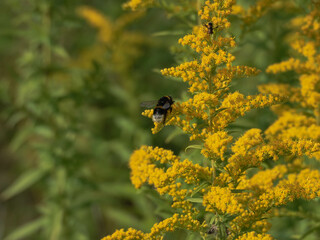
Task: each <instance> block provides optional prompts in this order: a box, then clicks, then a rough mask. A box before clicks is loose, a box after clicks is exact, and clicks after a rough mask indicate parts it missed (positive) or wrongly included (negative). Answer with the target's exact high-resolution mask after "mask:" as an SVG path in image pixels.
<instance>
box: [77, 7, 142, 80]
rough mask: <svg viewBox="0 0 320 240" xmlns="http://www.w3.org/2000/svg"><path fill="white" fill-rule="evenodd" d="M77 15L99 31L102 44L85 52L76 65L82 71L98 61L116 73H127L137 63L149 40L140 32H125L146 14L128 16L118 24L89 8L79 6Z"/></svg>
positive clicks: (121, 18)
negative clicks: (143, 46)
mask: <svg viewBox="0 0 320 240" xmlns="http://www.w3.org/2000/svg"><path fill="white" fill-rule="evenodd" d="M77 13H78V14H79V15H80V16H81V17H83V18H84V19H85V20H86V21H87V22H88V23H89V24H90V25H91V26H93V27H94V28H96V29H97V30H98V40H99V42H98V44H96V45H94V46H93V47H92V48H91V49H90V51H86V52H84V53H83V54H82V55H81V56H80V57H79V60H77V62H75V63H73V64H74V65H77V66H79V65H80V66H81V67H82V68H90V67H91V66H92V61H93V60H94V61H97V62H99V63H101V64H104V65H107V66H109V67H110V68H112V70H113V71H114V70H115V71H118V72H119V73H122V74H123V73H124V72H126V71H127V69H128V68H129V67H130V66H131V65H132V64H133V60H134V59H135V58H136V57H138V56H139V55H140V49H139V46H140V45H142V43H146V37H145V36H143V35H142V34H140V33H137V32H133V31H127V30H124V28H125V27H126V26H127V25H128V24H130V23H131V22H133V21H134V20H135V19H137V18H139V17H141V16H142V13H139V12H135V13H129V14H124V15H123V16H120V17H119V18H118V19H117V20H116V21H112V20H111V19H109V18H108V17H107V16H105V15H103V14H102V13H101V12H99V11H98V10H96V9H93V8H91V7H88V6H82V7H79V8H78V9H77ZM105 52H108V54H105ZM106 55H107V59H106ZM88 59H89V61H88ZM111 64H112V66H110V65H111Z"/></svg>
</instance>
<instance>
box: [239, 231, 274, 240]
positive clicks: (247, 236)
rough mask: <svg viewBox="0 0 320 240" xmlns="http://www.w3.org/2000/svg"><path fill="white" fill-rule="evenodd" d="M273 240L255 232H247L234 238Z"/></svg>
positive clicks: (241, 239)
mask: <svg viewBox="0 0 320 240" xmlns="http://www.w3.org/2000/svg"><path fill="white" fill-rule="evenodd" d="M273 239H274V238H273V237H271V235H269V234H266V233H262V234H258V233H256V232H249V233H246V234H243V235H242V236H240V237H238V238H236V240H273Z"/></svg>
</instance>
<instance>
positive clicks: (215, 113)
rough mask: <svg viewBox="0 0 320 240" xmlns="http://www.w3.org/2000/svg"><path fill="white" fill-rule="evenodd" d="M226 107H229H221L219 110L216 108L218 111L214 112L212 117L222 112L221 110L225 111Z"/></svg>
mask: <svg viewBox="0 0 320 240" xmlns="http://www.w3.org/2000/svg"><path fill="white" fill-rule="evenodd" d="M226 109H228V108H219V109H218V110H216V111H215V112H214V114H213V115H212V116H211V117H215V116H217V114H218V113H220V112H222V111H224V110H226Z"/></svg>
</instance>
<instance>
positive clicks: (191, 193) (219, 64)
mask: <svg viewBox="0 0 320 240" xmlns="http://www.w3.org/2000/svg"><path fill="white" fill-rule="evenodd" d="M273 2H274V1H265V2H264V1H259V3H258V5H257V6H256V9H255V10H252V12H251V13H250V14H256V15H258V16H259V14H262V13H263V11H264V8H267V6H268V5H270V4H271V3H273ZM234 4H235V1H232V0H216V1H206V2H205V4H204V6H203V7H202V9H201V10H200V11H199V18H200V19H201V21H202V24H203V25H200V26H196V27H194V29H193V32H192V33H191V34H188V35H186V36H184V37H183V38H181V39H180V40H179V43H180V44H182V45H186V46H188V47H190V48H191V49H193V50H194V51H195V52H196V57H195V58H194V59H192V60H191V61H189V62H184V63H182V64H180V65H179V66H177V67H171V68H166V69H163V70H162V71H161V72H162V74H163V75H165V76H174V77H179V78H181V79H182V80H183V81H185V82H187V83H188V84H189V92H190V95H191V96H190V98H189V99H188V100H187V101H185V102H176V103H174V104H173V106H172V113H169V114H168V116H167V119H166V122H165V123H164V124H163V123H155V127H154V128H153V130H152V131H153V133H156V132H158V131H160V130H161V128H163V127H164V125H175V126H178V127H180V128H181V129H182V130H183V131H184V132H185V133H187V134H189V135H190V141H193V140H197V141H198V143H199V146H200V148H201V154H202V156H201V159H200V160H201V161H202V163H200V164H199V163H197V164H196V163H194V162H192V161H191V160H189V159H181V158H180V157H178V156H176V155H174V154H173V152H172V151H170V150H165V149H162V148H158V147H148V146H142V147H141V148H140V149H138V150H136V151H134V153H133V154H132V155H131V158H130V163H129V166H130V169H131V181H132V183H133V185H134V186H135V187H136V188H141V187H142V186H144V185H149V186H151V188H152V189H154V190H155V191H157V192H158V193H159V195H165V196H166V197H168V198H170V200H171V203H172V204H171V206H172V208H173V210H174V211H175V214H173V216H172V217H169V218H167V219H164V220H163V221H160V222H159V223H156V224H155V225H154V226H153V227H152V228H151V231H150V233H145V235H143V236H144V237H145V239H162V237H163V236H164V235H165V233H166V232H172V231H175V230H176V229H185V230H188V231H198V232H201V235H202V236H204V238H205V237H206V235H207V230H208V226H210V225H212V223H213V222H214V223H215V226H217V228H221V229H222V228H223V229H226V228H227V230H228V231H227V232H228V233H227V236H225V237H224V238H226V239H237V240H242V239H265V240H269V239H273V238H272V236H271V235H269V234H267V231H268V230H269V229H270V227H271V224H270V223H269V222H268V219H270V218H271V217H273V216H274V215H275V214H274V211H273V210H274V209H275V208H279V207H282V206H285V205H286V204H288V203H289V202H292V201H294V200H296V199H306V200H311V199H314V198H316V197H319V196H320V172H319V171H317V170H313V169H311V168H309V167H308V166H306V165H305V164H304V162H303V160H302V157H305V156H307V157H313V156H318V155H317V154H319V152H320V144H319V143H318V141H319V138H320V131H319V130H320V129H319V124H318V123H317V119H316V117H314V116H307V115H301V114H299V113H298V112H297V111H295V109H294V108H290V107H286V108H284V107H277V111H278V113H279V116H280V117H279V119H278V120H277V121H276V122H275V123H274V124H273V125H272V126H270V127H269V128H268V129H267V130H266V131H265V132H263V131H262V130H260V129H256V128H253V129H249V130H248V131H246V132H244V133H243V134H242V136H240V137H239V138H235V137H233V136H231V134H230V133H229V132H228V129H227V127H228V126H229V125H230V123H232V122H234V121H235V120H236V119H237V118H239V117H241V116H244V115H245V114H246V113H247V112H248V111H250V110H252V109H255V108H263V107H267V106H272V105H275V104H278V103H280V102H282V101H283V100H289V101H292V102H293V103H295V104H299V102H300V101H303V103H302V105H301V106H302V107H309V108H312V109H313V110H314V115H315V116H317V115H316V111H319V104H320V101H318V102H316V101H317V99H318V95H317V94H318V93H319V91H318V89H317V88H318V87H319V82H318V81H319V80H318V78H317V77H316V74H317V73H319V72H318V71H319V70H318V68H317V67H316V66H317V64H318V66H319V63H318V62H317V61H320V57H318V55H316V49H317V48H316V46H319V45H317V44H316V42H314V43H313V44H309V45H304V43H303V42H297V43H295V44H294V47H295V49H298V50H299V51H300V52H301V53H302V54H303V55H304V56H305V57H306V58H307V61H306V62H302V61H301V60H298V59H290V60H289V61H287V62H285V63H284V64H277V65H274V66H271V67H270V68H269V70H268V71H270V72H278V71H286V70H288V69H292V70H295V71H297V73H299V74H302V76H303V77H301V78H300V83H301V85H302V87H301V89H300V88H299V87H292V86H288V85H285V84H283V85H277V84H273V85H271V86H267V85H264V86H262V87H260V91H261V92H262V93H261V94H258V95H251V96H245V95H243V94H241V93H239V92H237V91H235V92H231V90H230V83H231V81H232V79H233V78H235V77H237V78H244V77H249V76H252V75H256V74H258V73H259V71H258V70H256V69H255V68H252V67H247V66H234V65H233V62H234V60H235V57H234V56H233V55H232V54H231V52H230V50H231V49H232V48H233V47H234V46H235V39H234V38H233V37H230V36H229V35H227V34H226V31H227V29H228V28H229V26H230V22H229V21H228V18H227V17H228V16H229V15H230V14H232V7H233V6H234ZM259 6H260V7H259ZM255 12H256V13H255ZM315 15H316V14H314V16H315ZM310 21H311V20H310V17H308V18H306V19H304V22H303V26H302V29H303V31H306V32H307V33H308V34H309V35H310V36H312V37H317V36H318V35H317V34H318V33H316V32H315V31H313V30H314V29H315V28H317V26H318V25H317V24H315V23H313V24H311V23H310ZM313 21H314V22H315V21H316V18H314V19H313ZM208 23H212V25H213V32H212V33H211V32H209V31H208V29H207V26H208V25H207V24H208ZM311 28H312V29H311ZM310 29H311V30H310ZM319 36H320V35H319ZM302 45H304V46H303V47H302ZM310 72H312V74H311V75H310V74H309V73H310ZM291 93H292V94H291ZM306 98H308V99H306ZM152 114H153V110H146V111H144V112H143V115H144V116H147V117H149V118H151V117H152ZM265 162H268V164H269V165H270V169H267V168H266V167H265V165H264V164H263V163H265ZM208 163H211V166H210V167H208V165H209V164H208ZM252 168H255V170H256V171H255V172H254V173H253V172H251V174H250V175H249V174H248V170H249V169H252ZM226 226H228V227H226ZM206 229H207V230H206ZM221 229H220V231H219V232H222V230H221ZM130 231H131V232H132V236H134V235H136V236H138V237H137V238H136V239H139V237H140V235H141V234H142V233H141V232H139V231H137V232H134V231H133V230H132V229H130ZM120 234H122V235H120ZM126 234H127V235H126ZM112 236H114V237H113V238H112ZM112 236H111V238H108V239H130V238H126V237H127V236H129V234H128V232H123V231H122V230H120V231H117V232H115V233H114V235H112ZM118 236H124V237H123V238H117V237H118ZM141 236H142V235H141Z"/></svg>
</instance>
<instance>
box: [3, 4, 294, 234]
mask: <svg viewBox="0 0 320 240" xmlns="http://www.w3.org/2000/svg"><path fill="white" fill-rule="evenodd" d="M177 2H179V1H177ZM194 2H195V1H184V3H181V2H180V3H179V4H182V5H185V6H184V7H185V8H184V10H185V11H182V12H183V13H184V14H182V12H180V13H179V14H176V13H174V11H173V10H174V9H175V6H176V5H174V4H176V3H175V2H174V1H173V2H172V6H171V5H168V7H167V9H166V11H164V10H161V9H149V10H147V11H146V12H143V13H133V12H130V11H126V10H123V8H122V4H123V3H124V1H116V0H106V1H98V0H91V1H85V0H64V1H62V0H56V1H50V0H25V1H20V0H1V1H0V63H1V65H0V108H1V112H0V123H1V131H0V159H1V162H0V164H1V165H0V166H1V167H0V171H1V172H0V179H1V180H0V191H1V202H0V239H5V240H14V239H50V240H55V239H59V240H61V239H68V240H72V239H77V240H82V239H83V240H85V239H99V238H101V237H103V236H105V235H107V234H111V233H112V232H114V231H115V229H118V228H128V227H134V228H137V229H140V230H143V231H148V230H149V229H150V227H151V226H152V225H153V224H154V223H155V222H157V221H159V220H161V219H162V218H163V217H165V216H168V215H170V208H169V205H168V204H167V203H165V202H164V201H162V200H161V199H158V198H157V196H155V195H153V193H152V191H149V190H148V189H142V190H138V191H137V190H135V189H134V188H133V186H132V185H131V184H130V179H129V178H130V172H129V169H128V160H129V157H130V154H131V153H132V152H133V151H134V149H137V148H139V147H140V146H141V145H144V144H145V145H153V146H159V147H164V148H167V149H171V150H173V151H174V152H175V153H176V154H179V153H181V154H182V155H184V156H188V157H189V158H190V157H191V158H192V154H193V155H194V156H195V157H196V156H197V154H198V153H197V152H196V153H193V152H192V153H189V152H187V153H185V152H184V149H185V148H186V147H187V146H188V144H189V143H188V137H187V136H185V135H181V134H179V131H176V129H175V128H174V127H171V126H170V127H165V128H164V129H163V130H162V131H161V132H160V133H158V134H156V135H152V134H151V131H150V128H151V127H152V126H153V123H152V121H151V120H150V119H146V118H144V117H142V116H141V112H142V110H143V109H141V108H140V102H141V101H148V100H157V99H158V98H160V97H161V96H163V95H171V96H172V97H173V98H174V99H175V100H177V101H182V100H185V99H187V98H188V94H187V86H186V84H185V83H183V82H181V81H180V80H179V79H168V78H164V77H162V76H161V75H160V74H159V70H160V69H162V68H165V67H171V66H174V65H176V64H178V63H179V62H181V61H184V60H187V59H190V57H192V54H191V53H188V50H187V51H186V49H185V48H183V47H181V46H179V45H178V44H177V40H178V39H179V38H180V37H181V36H183V35H185V34H186V33H188V32H191V29H192V25H193V24H197V19H196V11H195V9H194ZM253 2H254V1H251V2H250V3H253ZM248 3H249V1H246V4H247V5H248ZM188 6H189V7H188ZM85 11H87V13H88V14H89V15H88V16H89V17H87V18H85V17H83V16H84V15H85V14H83V13H84V12H85ZM95 11H97V12H95ZM292 11H293V12H290V10H289V11H288V12H287V13H284V12H281V13H280V12H277V11H274V12H270V13H269V14H268V15H266V16H264V17H262V18H261V19H260V20H259V21H258V22H256V23H254V24H253V25H252V26H251V27H249V29H246V31H245V32H242V31H241V30H240V29H242V28H241V21H239V19H237V18H235V17H233V18H232V19H231V20H232V22H233V28H232V29H231V30H232V31H233V34H234V35H235V36H237V37H238V39H239V42H238V45H239V48H237V49H235V50H234V52H233V54H234V55H235V56H236V57H237V64H241V65H249V66H255V67H257V68H259V69H261V70H262V71H263V70H264V69H265V68H266V67H267V66H268V65H269V64H271V63H274V62H279V61H281V60H284V59H286V58H287V56H288V51H289V50H288V45H287V44H286V42H285V41H283V39H284V38H285V37H286V34H287V33H288V27H287V23H288V20H289V19H290V18H291V17H292V16H293V15H294V14H296V12H295V11H296V9H295V10H292ZM94 12H95V13H94ZM81 13H82V14H81ZM90 16H91V18H90ZM99 16H100V17H99ZM101 16H104V17H103V18H102V19H103V20H101ZM90 19H91V21H90ZM182 52H184V55H181V53H182ZM292 79H294V78H290V80H288V77H287V76H283V77H279V79H277V80H278V81H292ZM272 80H274V77H273V79H272ZM266 82H270V76H267V75H266V74H264V73H262V74H260V75H259V76H258V77H255V78H250V79H235V81H234V85H233V88H234V90H239V91H241V92H242V93H245V94H254V93H257V89H256V86H257V85H259V84H261V83H266ZM274 119H275V116H274V115H273V114H272V113H271V111H269V110H256V111H253V112H251V113H249V114H248V116H246V117H245V118H242V119H240V120H239V121H238V122H237V123H236V124H235V125H234V126H235V127H237V126H240V127H239V129H240V132H239V133H238V134H241V133H242V132H243V131H245V129H247V128H252V127H258V128H262V129H265V128H267V127H268V125H270V124H271V123H272V121H273V120H274ZM182 239H183V238H182ZM283 239H285V238H283Z"/></svg>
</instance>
